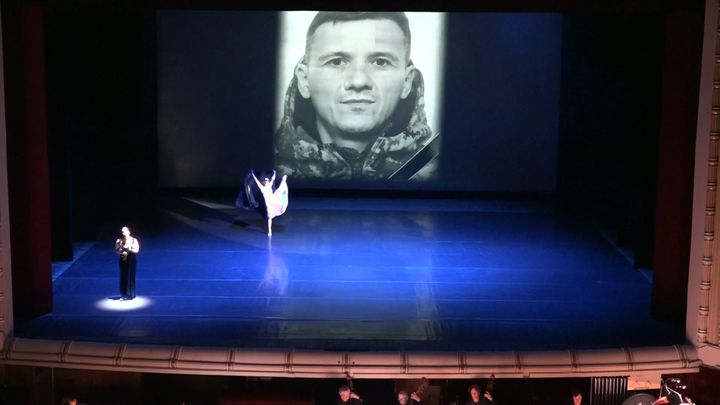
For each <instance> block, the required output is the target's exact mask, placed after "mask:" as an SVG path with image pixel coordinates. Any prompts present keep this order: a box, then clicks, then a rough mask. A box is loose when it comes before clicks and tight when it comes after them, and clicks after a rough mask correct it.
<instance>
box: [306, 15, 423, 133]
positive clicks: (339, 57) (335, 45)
mask: <svg viewBox="0 0 720 405" xmlns="http://www.w3.org/2000/svg"><path fill="white" fill-rule="evenodd" d="M308 41H309V44H308V46H307V52H306V55H305V60H304V63H301V64H300V65H298V69H297V70H296V75H297V78H298V88H299V90H300V94H301V95H302V96H303V97H304V98H306V99H310V100H311V102H312V104H313V106H314V108H315V111H316V114H317V126H318V132H320V134H321V136H323V134H326V135H328V136H329V137H330V138H331V139H333V138H335V137H337V136H338V135H340V136H343V135H344V136H347V135H348V134H351V135H357V136H361V135H362V134H376V132H377V131H379V130H381V129H382V127H383V126H384V125H385V124H386V123H387V122H388V120H389V119H390V117H391V115H392V113H393V112H394V111H395V108H396V107H397V105H398V103H399V101H400V100H401V99H404V98H407V96H408V95H409V94H410V90H411V89H412V78H413V73H414V68H413V67H412V66H408V61H409V55H408V53H409V49H408V43H407V40H406V38H405V36H404V34H403V32H402V30H401V29H400V27H399V26H398V25H397V24H396V23H395V22H393V21H391V20H382V19H380V20H358V21H345V22H327V23H325V24H322V25H320V26H319V27H318V28H317V30H316V31H315V33H314V34H313V35H312V37H310V38H309V39H308Z"/></svg>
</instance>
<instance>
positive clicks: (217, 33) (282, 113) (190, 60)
mask: <svg viewBox="0 0 720 405" xmlns="http://www.w3.org/2000/svg"><path fill="white" fill-rule="evenodd" d="M157 42H158V47H157V49H158V56H157V69H158V72H157V73H158V74H157V85H158V92H157V94H158V110H157V111H158V139H159V159H158V164H159V173H160V183H161V186H163V187H236V186H238V185H239V184H240V181H241V179H242V178H243V176H244V174H245V173H246V172H247V171H248V170H249V169H255V170H266V169H270V168H275V169H277V170H278V171H279V172H281V173H284V174H287V175H288V176H289V179H288V181H289V183H290V184H291V185H292V186H295V187H307V188H327V189H337V188H339V189H381V190H387V189H397V190H458V191H488V192H498V191H500V192H505V191H510V192H516V191H518V192H551V191H554V189H555V183H556V167H557V155H558V152H557V148H558V121H559V116H558V115H559V95H560V73H561V72H560V66H561V47H562V17H561V16H560V15H559V14H520V13H430V12H329V11H322V12H316V11H292V12H258V11H253V12H246V11H197V10H182V11H169V10H166V11H159V12H158V13H157Z"/></svg>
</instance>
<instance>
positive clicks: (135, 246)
mask: <svg viewBox="0 0 720 405" xmlns="http://www.w3.org/2000/svg"><path fill="white" fill-rule="evenodd" d="M121 232H122V236H121V237H119V238H118V239H117V240H116V241H115V253H117V254H118V255H119V256H120V258H119V261H118V264H119V266H120V300H121V301H124V300H132V299H134V298H135V267H136V263H137V260H136V256H137V254H138V253H139V252H140V242H139V241H138V240H137V239H136V238H134V237H133V236H132V235H130V228H128V227H127V226H123V227H122V229H121Z"/></svg>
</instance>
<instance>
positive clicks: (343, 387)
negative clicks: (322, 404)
mask: <svg viewBox="0 0 720 405" xmlns="http://www.w3.org/2000/svg"><path fill="white" fill-rule="evenodd" d="M347 391H350V387H348V386H347V385H341V386H340V388H338V394H339V393H341V392H347Z"/></svg>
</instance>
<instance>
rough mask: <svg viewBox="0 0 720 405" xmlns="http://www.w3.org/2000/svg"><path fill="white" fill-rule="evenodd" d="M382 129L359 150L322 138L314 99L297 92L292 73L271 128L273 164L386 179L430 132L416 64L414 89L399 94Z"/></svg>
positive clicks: (315, 174) (301, 172)
mask: <svg viewBox="0 0 720 405" xmlns="http://www.w3.org/2000/svg"><path fill="white" fill-rule="evenodd" d="M382 134H383V135H381V136H379V137H378V138H377V139H376V140H375V142H374V143H372V145H371V146H369V147H368V148H367V149H366V150H365V151H364V152H362V153H358V152H357V151H355V150H352V149H349V148H342V147H339V146H337V145H335V144H334V143H325V144H324V143H322V142H321V141H320V137H319V136H318V134H317V128H316V124H315V110H314V108H313V107H312V103H311V102H310V100H306V99H304V98H303V97H302V96H301V95H300V93H299V91H298V88H297V78H295V77H293V79H292V81H291V82H290V86H289V87H288V89H287V91H286V93H285V112H284V114H283V118H282V121H281V123H280V127H279V128H278V130H277V131H276V132H275V139H274V145H275V149H274V155H275V167H277V169H278V172H280V173H285V174H287V175H288V176H290V177H292V178H296V179H313V178H315V179H318V178H321V179H353V178H356V179H371V180H381V179H387V178H388V177H389V176H390V175H391V174H393V173H394V172H395V171H396V170H397V169H398V168H400V166H402V165H403V164H404V163H405V162H407V161H408V160H409V159H410V158H411V157H412V156H413V155H414V154H415V153H416V152H417V151H418V150H419V149H420V148H421V147H422V146H423V145H424V144H425V142H427V141H428V140H429V139H430V138H431V137H432V130H431V129H430V127H429V126H428V124H427V118H426V116H425V98H424V84H423V77H422V74H421V73H420V71H419V70H417V69H415V78H414V80H413V88H412V91H411V92H410V94H409V95H408V97H407V98H406V99H404V100H400V103H399V104H398V107H397V108H396V110H395V112H394V113H393V116H392V117H391V119H390V122H388V123H387V124H386V126H385V128H384V130H383V131H382Z"/></svg>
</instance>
